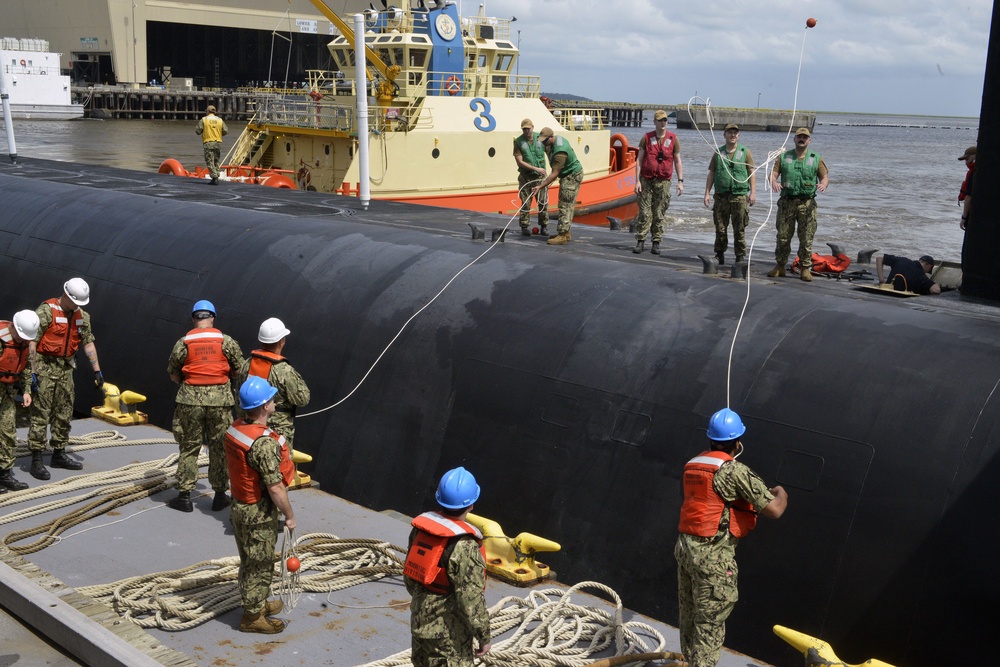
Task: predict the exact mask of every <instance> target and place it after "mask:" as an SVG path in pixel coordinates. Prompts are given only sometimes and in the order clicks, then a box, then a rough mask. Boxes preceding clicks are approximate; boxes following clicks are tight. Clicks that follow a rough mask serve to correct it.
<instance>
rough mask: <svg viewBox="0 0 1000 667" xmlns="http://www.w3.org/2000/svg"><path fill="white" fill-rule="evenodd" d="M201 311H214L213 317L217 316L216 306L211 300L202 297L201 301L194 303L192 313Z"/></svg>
mask: <svg viewBox="0 0 1000 667" xmlns="http://www.w3.org/2000/svg"><path fill="white" fill-rule="evenodd" d="M201 311H205V312H208V313H212V317H215V306H213V305H212V302H211V301H206V300H205V299H202V300H201V301H199V302H197V303H196V304H194V308H192V309H191V314H192V315H194V314H195V313H198V312H201Z"/></svg>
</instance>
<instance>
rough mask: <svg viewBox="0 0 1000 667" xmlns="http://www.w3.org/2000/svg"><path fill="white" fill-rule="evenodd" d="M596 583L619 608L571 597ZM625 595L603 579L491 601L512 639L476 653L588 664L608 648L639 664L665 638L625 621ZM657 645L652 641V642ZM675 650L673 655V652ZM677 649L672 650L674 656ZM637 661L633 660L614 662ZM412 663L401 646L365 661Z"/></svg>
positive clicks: (514, 662) (374, 666)
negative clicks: (575, 600)
mask: <svg viewBox="0 0 1000 667" xmlns="http://www.w3.org/2000/svg"><path fill="white" fill-rule="evenodd" d="M585 588H589V589H596V590H598V591H601V592H603V593H605V594H607V596H608V597H610V598H611V599H612V600H613V603H614V607H615V608H614V612H613V613H612V612H608V611H607V610H605V609H600V608H597V607H587V606H582V605H578V604H575V603H573V602H572V596H573V594H574V593H576V592H577V591H579V590H581V589H585ZM623 610H624V608H623V605H622V601H621V598H619V597H618V595H617V594H616V593H615V592H614V591H613V590H612V589H610V588H608V587H607V586H605V585H604V584H600V583H597V582H593V581H585V582H582V583H579V584H577V585H575V586H573V587H572V588H569V589H562V588H549V589H545V590H539V591H532V592H531V593H529V594H528V596H527V597H525V598H520V597H516V596H509V597H505V598H503V599H502V600H500V601H499V602H497V603H496V604H495V605H493V606H492V607H490V610H489V613H490V634H491V635H492V636H493V637H499V636H502V635H503V634H505V633H507V632H509V631H511V630H514V634H513V635H511V636H510V637H509V638H508V639H504V640H501V641H497V642H495V643H494V644H493V647H492V648H491V649H490V651H489V653H487V654H485V655H484V656H482V657H481V658H478V659H477V664H479V665H490V666H494V665H495V666H496V667H515V666H525V667H562V666H565V667H584V666H585V665H589V664H590V663H591V662H593V660H594V658H593V656H594V655H595V654H597V653H600V652H602V651H606V650H609V649H612V648H613V650H614V653H615V656H625V655H631V654H636V655H637V660H636V661H634V662H635V664H638V663H639V662H644V661H645V660H648V658H646V659H641V658H638V654H643V653H650V652H657V653H662V652H663V647H664V645H665V644H666V640H665V639H664V638H663V635H662V634H660V633H659V631H657V630H656V629H655V628H653V627H652V626H650V625H647V624H645V623H641V622H638V621H629V622H628V623H625V622H623V616H622V614H623ZM651 642H652V643H655V646H650V643H651ZM671 656H673V657H671ZM676 657H678V656H677V654H667V658H668V659H675V658H676ZM615 664H633V663H615ZM409 665H410V651H409V650H406V651H401V652H400V653H397V654H395V655H392V656H389V657H388V658H384V659H382V660H377V661H375V662H370V663H367V664H366V665H363V667H404V666H409Z"/></svg>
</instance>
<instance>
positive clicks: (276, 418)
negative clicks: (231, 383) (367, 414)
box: [238, 317, 309, 450]
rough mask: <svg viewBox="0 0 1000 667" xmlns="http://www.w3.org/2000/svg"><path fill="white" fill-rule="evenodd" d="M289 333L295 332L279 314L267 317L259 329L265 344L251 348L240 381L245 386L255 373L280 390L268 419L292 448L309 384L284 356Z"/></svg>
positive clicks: (258, 334)
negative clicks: (297, 418)
mask: <svg viewBox="0 0 1000 667" xmlns="http://www.w3.org/2000/svg"><path fill="white" fill-rule="evenodd" d="M289 333H291V332H290V331H289V330H288V328H287V327H285V324H284V323H283V322H282V321H281V320H279V319H278V318H277V317H269V318H268V319H266V320H264V321H263V322H262V323H261V325H260V330H259V331H258V332H257V340H259V341H260V342H261V348H260V349H258V350H254V351H253V352H251V353H250V358H249V359H247V360H246V361H244V362H243V364H242V365H241V366H240V373H239V380H238V382H239V385H240V386H243V382H244V381H245V380H246V379H247V377H249V376H251V375H253V376H256V377H259V378H263V379H265V380H267V382H268V384H270V385H271V386H272V387H274V388H276V389H277V390H278V393H277V394H276V395H275V396H274V414H273V415H271V418H270V419H268V420H267V425H268V426H269V427H270V428H271V429H272V430H274V431H277V432H278V433H279V434H281V435H283V436H285V442H287V443H288V449H289V450H292V449H293V448H294V438H295V408H301V407H302V406H304V405H307V404H308V403H309V386H308V385H306V381H305V380H303V379H302V376H301V375H299V372H298V371H297V370H295V369H294V368H292V365H291V364H290V363H289V362H288V359H286V358H285V357H284V356H282V352H284V349H285V341H286V340H288V334H289Z"/></svg>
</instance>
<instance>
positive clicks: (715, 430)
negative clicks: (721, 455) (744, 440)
mask: <svg viewBox="0 0 1000 667" xmlns="http://www.w3.org/2000/svg"><path fill="white" fill-rule="evenodd" d="M746 432H747V427H746V426H744V425H743V420H742V419H740V416H739V415H738V414H736V413H735V412H733V411H732V410H730V409H729V408H722V409H721V410H719V411H718V412H716V413H715V414H714V415H712V417H711V419H709V420H708V439H709V440H715V441H716V442H725V441H726V440H735V439H736V438H738V437H740V436H741V435H743V434H744V433H746Z"/></svg>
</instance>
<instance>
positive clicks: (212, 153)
mask: <svg viewBox="0 0 1000 667" xmlns="http://www.w3.org/2000/svg"><path fill="white" fill-rule="evenodd" d="M203 148H204V149H205V165H206V166H207V167H208V173H210V174H211V175H212V178H218V177H219V160H221V159H222V142H221V141H206V142H205V143H204V144H203Z"/></svg>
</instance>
